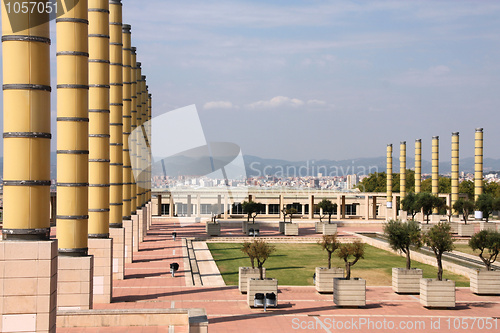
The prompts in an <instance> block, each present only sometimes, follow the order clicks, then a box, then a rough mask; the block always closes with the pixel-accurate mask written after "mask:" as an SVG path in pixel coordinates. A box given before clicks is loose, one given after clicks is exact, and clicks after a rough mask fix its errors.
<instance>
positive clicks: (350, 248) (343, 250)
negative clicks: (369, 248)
mask: <svg viewBox="0 0 500 333" xmlns="http://www.w3.org/2000/svg"><path fill="white" fill-rule="evenodd" d="M364 255H365V244H363V243H361V241H359V240H356V241H354V242H352V243H345V244H341V245H340V246H339V252H338V253H337V256H338V257H339V258H340V259H343V260H344V262H345V272H346V276H345V278H346V280H350V279H351V267H352V266H354V265H355V264H356V263H357V262H358V260H359V259H363V258H364ZM351 257H353V260H352V261H349V259H350V258H351Z"/></svg>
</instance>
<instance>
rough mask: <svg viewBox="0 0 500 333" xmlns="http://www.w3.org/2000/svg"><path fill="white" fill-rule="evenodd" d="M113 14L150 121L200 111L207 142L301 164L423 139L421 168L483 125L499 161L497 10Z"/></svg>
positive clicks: (279, 8)
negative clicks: (125, 32) (434, 150)
mask: <svg viewBox="0 0 500 333" xmlns="http://www.w3.org/2000/svg"><path fill="white" fill-rule="evenodd" d="M123 8H124V19H125V21H126V22H125V23H130V24H131V25H132V43H133V44H134V45H135V46H137V49H138V60H139V61H142V62H143V64H144V68H143V71H144V73H145V74H146V75H147V77H148V84H149V85H150V87H151V93H152V94H153V112H154V114H155V115H159V114H162V113H165V112H168V111H171V110H173V109H175V108H178V107H183V106H186V105H190V104H196V106H197V108H198V110H199V114H200V118H201V121H202V124H203V128H204V131H205V135H206V137H207V140H208V141H228V142H233V143H236V144H238V145H239V146H240V147H241V148H242V152H243V153H244V154H245V155H255V156H259V157H263V158H276V159H286V160H291V161H300V160H313V159H332V160H344V159H355V158H363V157H379V156H383V155H384V152H385V146H386V144H388V143H393V144H394V145H396V146H397V145H398V144H399V142H400V141H407V143H408V152H407V154H408V156H411V154H412V150H413V142H414V140H415V139H422V144H423V158H424V159H430V147H431V138H432V136H434V135H439V136H440V138H441V143H440V145H441V149H440V151H441V160H442V161H445V160H449V159H450V151H451V149H450V147H451V133H452V132H455V131H458V132H460V146H461V148H460V153H461V156H460V157H472V156H473V155H474V150H473V146H474V129H475V128H476V127H483V128H484V133H485V149H484V156H485V157H486V158H488V157H489V158H500V151H498V150H495V149H494V147H495V142H499V141H500V133H498V131H496V130H495V124H496V123H497V122H498V120H499V118H500V116H499V115H498V112H497V110H498V107H499V106H500V97H499V96H498V94H497V93H496V91H498V88H499V87H500V75H499V74H500V66H499V64H498V61H497V60H496V59H498V58H499V55H500V48H499V47H498V45H499V43H498V42H499V41H500V37H499V36H498V35H497V34H495V31H498V30H499V28H500V23H499V22H498V20H496V17H498V14H500V4H499V3H497V2H494V1H482V2H480V3H479V4H478V3H477V2H474V1H440V2H439V3H435V2H431V1H418V2H417V1H407V2H401V1H370V2H362V1H311V2H303V1H287V2H283V1H273V2H264V1H252V2H250V1H231V2H229V1H214V2H211V3H210V4H207V3H204V2H201V1H187V2H182V3H176V2H173V1H158V0H152V1H148V2H147V3H144V2H139V1H132V0H131V1H127V0H125V1H124V7H123ZM52 25H53V27H52V32H51V34H52V55H53V56H52V59H51V66H52V73H53V74H52V87H53V91H52V118H53V119H52V120H53V121H52V132H53V134H54V139H53V140H52V147H53V150H55V142H56V135H57V133H56V125H55V114H56V99H55V97H56V96H55V95H56V93H55V72H56V66H55V44H56V39H55V28H54V24H52ZM2 125H3V123H2ZM0 153H1V154H2V155H3V151H1V152H0ZM397 156H398V153H397V152H396V153H395V154H394V157H397Z"/></svg>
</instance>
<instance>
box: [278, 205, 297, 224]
mask: <svg viewBox="0 0 500 333" xmlns="http://www.w3.org/2000/svg"><path fill="white" fill-rule="evenodd" d="M281 212H282V213H283V219H284V220H285V221H284V222H286V217H287V215H290V223H292V219H293V214H297V210H296V209H295V208H293V207H291V208H286V207H283V209H282V210H281Z"/></svg>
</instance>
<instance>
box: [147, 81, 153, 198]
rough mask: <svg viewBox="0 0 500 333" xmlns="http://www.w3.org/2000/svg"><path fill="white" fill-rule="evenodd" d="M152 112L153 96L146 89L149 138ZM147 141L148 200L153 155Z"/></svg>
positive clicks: (150, 189) (150, 190) (150, 187)
mask: <svg viewBox="0 0 500 333" xmlns="http://www.w3.org/2000/svg"><path fill="white" fill-rule="evenodd" d="M152 113H153V97H152V95H151V94H150V93H149V91H148V121H149V126H148V134H149V138H151V134H152V124H151V119H152ZM148 143H149V155H148V201H151V193H152V190H153V189H152V184H151V176H152V174H151V172H152V164H153V155H152V150H151V148H152V147H151V141H149V142H148Z"/></svg>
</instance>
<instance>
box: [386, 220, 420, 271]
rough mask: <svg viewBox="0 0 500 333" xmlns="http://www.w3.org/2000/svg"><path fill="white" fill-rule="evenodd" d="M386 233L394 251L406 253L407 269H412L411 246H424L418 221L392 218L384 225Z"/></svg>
mask: <svg viewBox="0 0 500 333" xmlns="http://www.w3.org/2000/svg"><path fill="white" fill-rule="evenodd" d="M384 233H385V234H386V235H387V238H388V241H389V245H390V246H391V248H392V249H393V250H394V251H398V252H402V253H404V254H406V269H410V268H411V258H410V247H411V246H415V247H416V248H420V247H421V246H422V233H421V232H420V227H419V225H418V223H417V222H415V221H413V220H412V221H408V222H401V221H399V220H390V221H389V222H387V224H386V225H385V226H384Z"/></svg>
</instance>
